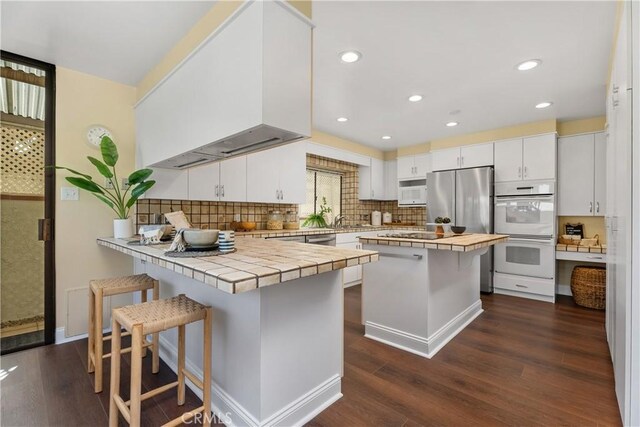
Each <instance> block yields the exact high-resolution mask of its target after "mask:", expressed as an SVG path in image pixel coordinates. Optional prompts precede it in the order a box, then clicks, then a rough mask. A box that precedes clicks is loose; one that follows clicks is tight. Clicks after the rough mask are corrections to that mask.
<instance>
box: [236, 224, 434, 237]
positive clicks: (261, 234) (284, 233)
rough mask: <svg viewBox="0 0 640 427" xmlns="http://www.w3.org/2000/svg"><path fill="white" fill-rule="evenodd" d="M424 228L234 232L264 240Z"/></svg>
mask: <svg viewBox="0 0 640 427" xmlns="http://www.w3.org/2000/svg"><path fill="white" fill-rule="evenodd" d="M424 229H425V227H420V226H418V225H382V226H375V227H374V226H372V225H371V226H360V227H344V228H300V229H298V230H253V231H236V236H238V237H255V238H260V239H264V238H266V237H287V236H308V235H312V234H313V235H316V234H334V233H335V234H340V233H358V232H363V231H385V230H421V231H424Z"/></svg>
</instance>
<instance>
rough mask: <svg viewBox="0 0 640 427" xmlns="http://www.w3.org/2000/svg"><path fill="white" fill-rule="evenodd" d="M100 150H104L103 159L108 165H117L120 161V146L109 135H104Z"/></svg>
mask: <svg viewBox="0 0 640 427" xmlns="http://www.w3.org/2000/svg"><path fill="white" fill-rule="evenodd" d="M100 151H101V152H102V160H104V162H105V163H106V164H107V166H115V165H116V163H118V147H116V144H114V143H113V141H112V140H111V138H109V137H108V136H103V137H102V140H101V141H100Z"/></svg>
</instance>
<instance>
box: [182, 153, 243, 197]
mask: <svg viewBox="0 0 640 427" xmlns="http://www.w3.org/2000/svg"><path fill="white" fill-rule="evenodd" d="M187 171H188V172H189V200H206V201H221V202H222V201H224V202H246V201H247V156H239V157H233V158H231V159H227V160H224V161H221V162H216V163H209V164H206V165H203V166H198V167H194V168H190V169H187Z"/></svg>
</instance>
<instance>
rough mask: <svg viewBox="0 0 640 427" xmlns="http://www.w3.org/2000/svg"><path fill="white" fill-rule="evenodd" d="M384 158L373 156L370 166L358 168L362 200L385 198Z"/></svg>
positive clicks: (359, 194)
mask: <svg viewBox="0 0 640 427" xmlns="http://www.w3.org/2000/svg"><path fill="white" fill-rule="evenodd" d="M384 169H385V168H384V160H380V159H376V158H373V157H372V158H371V160H370V163H369V166H360V168H359V169H358V197H359V199H360V200H384V197H385V192H384V188H385V184H384Z"/></svg>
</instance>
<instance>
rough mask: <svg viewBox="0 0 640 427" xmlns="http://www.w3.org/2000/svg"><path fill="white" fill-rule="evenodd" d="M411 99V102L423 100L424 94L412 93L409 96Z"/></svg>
mask: <svg viewBox="0 0 640 427" xmlns="http://www.w3.org/2000/svg"><path fill="white" fill-rule="evenodd" d="M409 101H411V102H418V101H422V95H411V96H410V97H409Z"/></svg>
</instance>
